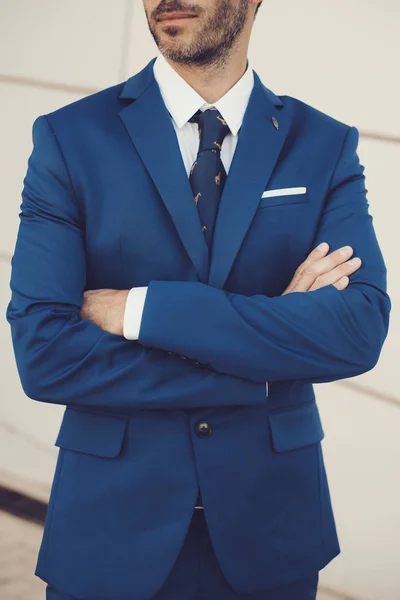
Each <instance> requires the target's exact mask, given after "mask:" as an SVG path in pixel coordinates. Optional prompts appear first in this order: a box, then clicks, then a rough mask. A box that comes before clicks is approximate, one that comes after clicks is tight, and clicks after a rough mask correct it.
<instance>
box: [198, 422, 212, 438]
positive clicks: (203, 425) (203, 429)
mask: <svg viewBox="0 0 400 600" xmlns="http://www.w3.org/2000/svg"><path fill="white" fill-rule="evenodd" d="M195 429H196V433H197V435H198V436H200V437H207V436H209V435H211V432H212V428H211V425H210V424H209V423H207V421H199V422H198V423H196V427H195Z"/></svg>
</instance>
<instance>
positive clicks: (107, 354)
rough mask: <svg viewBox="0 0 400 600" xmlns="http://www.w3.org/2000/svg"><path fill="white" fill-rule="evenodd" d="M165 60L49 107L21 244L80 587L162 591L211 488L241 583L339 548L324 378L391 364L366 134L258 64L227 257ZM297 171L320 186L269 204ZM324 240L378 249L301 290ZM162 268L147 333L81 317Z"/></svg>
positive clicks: (106, 594)
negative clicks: (100, 292)
mask: <svg viewBox="0 0 400 600" xmlns="http://www.w3.org/2000/svg"><path fill="white" fill-rule="evenodd" d="M154 60H155V59H152V60H151V61H150V62H149V64H148V65H147V66H146V67H145V68H144V69H143V70H142V71H141V72H139V73H137V74H136V75H134V76H133V77H131V78H130V79H128V80H127V81H126V82H124V83H121V84H118V85H116V86H113V87H111V88H108V89H105V90H102V91H100V92H98V93H96V94H93V95H91V96H89V97H86V98H83V99H81V100H79V101H77V102H74V103H72V104H70V105H68V106H65V107H63V108H60V109H59V110H56V111H54V112H52V113H49V114H47V115H42V116H40V117H38V118H37V119H36V120H35V122H34V125H33V142H34V147H33V151H32V154H31V156H30V158H29V164H28V171H27V174H26V178H25V180H24V189H23V195H22V205H21V212H20V226H19V231H18V237H17V242H16V247H15V253H14V256H13V259H12V275H11V283H10V286H11V290H12V297H11V301H10V303H9V306H8V308H7V319H8V321H9V323H10V325H11V332H12V339H13V345H14V351H15V357H16V363H17V367H18V371H19V375H20V379H21V383H22V386H23V389H24V391H25V392H26V394H27V395H28V396H29V397H30V398H32V399H34V400H38V401H40V402H49V403H56V404H62V405H66V410H65V413H64V416H63V420H62V424H61V428H60V431H59V434H58V437H57V440H56V442H55V443H56V445H57V446H59V448H60V450H59V454H58V459H57V466H56V472H55V477H54V482H53V486H52V490H51V496H50V503H49V509H48V514H47V519H46V525H45V530H44V536H43V541H42V545H41V548H40V553H39V558H38V564H37V568H36V571H35V573H36V574H37V575H38V576H39V577H41V578H42V579H44V580H45V581H49V582H51V583H52V584H53V585H55V586H56V587H58V588H59V589H61V590H64V591H66V592H68V593H70V594H71V595H73V596H76V597H79V598H82V599H91V600H93V598H96V600H100V599H102V600H128V599H129V600H146V599H147V598H149V597H151V595H153V594H154V593H155V592H156V591H157V590H158V589H159V588H160V587H161V586H162V584H163V582H164V581H165V579H166V577H167V576H168V574H169V572H170V570H171V568H172V565H173V563H174V561H175V559H176V557H177V555H178V553H179V551H180V549H181V546H182V543H183V540H184V537H185V533H186V531H187V528H188V525H189V522H190V519H191V516H192V513H193V507H194V504H195V500H196V493H197V486H198V483H200V486H201V491H202V497H203V501H204V505H205V516H206V519H207V523H208V527H209V530H210V535H211V537H212V541H213V544H214V547H215V551H216V553H217V556H218V559H219V561H220V564H221V568H222V570H223V572H224V574H225V576H226V578H227V580H228V581H229V582H230V584H231V585H232V586H233V588H234V589H236V590H237V591H238V592H239V593H243V594H244V593H251V592H255V591H257V590H259V589H263V588H269V587H273V586H279V585H283V584H285V583H287V582H289V581H292V580H295V579H298V578H301V577H302V576H306V575H308V574H309V573H310V572H311V571H313V570H317V569H318V570H319V569H322V568H323V567H324V566H325V565H326V564H327V563H328V562H329V561H331V560H332V559H333V558H334V557H335V556H336V555H337V554H338V553H339V551H340V549H339V543H338V539H337V534H336V529H335V522H334V518H333V514H332V507H331V502H330V496H329V489H328V484H327V479H326V474H325V468H324V461H323V455H322V451H321V444H320V442H321V440H322V438H323V436H324V433H323V429H322V426H321V421H320V418H319V413H318V408H317V405H316V402H315V395H314V391H313V386H312V384H313V383H320V382H327V381H334V380H338V379H342V378H348V377H354V376H356V375H359V374H360V373H364V372H366V371H368V370H370V369H372V368H373V367H374V365H375V364H376V362H377V360H378V357H379V355H380V351H381V348H382V345H383V343H384V340H385V337H386V335H387V331H388V323H389V313H390V309H391V303H390V299H389V296H388V295H387V292H386V267H385V263H384V260H383V257H382V254H381V251H380V248H379V245H378V242H377V239H376V236H375V232H374V228H373V222H372V216H371V215H370V214H369V212H368V202H367V199H366V189H365V181H364V175H363V167H362V166H361V165H360V162H359V158H358V156H357V152H356V150H357V144H358V131H357V129H356V128H354V127H349V126H348V125H345V124H343V123H341V122H339V121H337V120H335V119H333V118H331V117H330V116H328V115H326V114H323V113H321V112H319V111H318V110H316V109H314V108H312V107H310V106H308V105H306V104H304V103H303V102H301V101H299V100H297V99H294V98H292V97H288V96H281V97H278V96H276V95H275V94H274V93H273V92H272V91H271V90H269V89H267V88H266V87H265V86H264V85H263V84H262V83H261V81H260V79H259V77H258V75H257V74H256V73H255V85H254V89H253V91H252V94H251V97H250V101H249V104H248V108H247V111H246V114H245V117H244V121H243V125H242V129H241V132H240V137H239V142H238V146H237V148H236V152H235V155H234V158H233V162H232V165H231V169H230V172H229V177H228V180H227V183H226V185H225V188H224V191H223V196H222V199H221V204H220V209H219V214H218V220H217V223H216V229H215V235H214V245H213V253H212V260H211V265H210V267H209V268H208V255H207V247H206V244H205V241H204V237H203V234H202V231H201V226H200V222H199V218H198V213H197V210H196V206H195V203H194V202H193V195H192V191H191V188H190V185H189V181H188V178H187V175H186V172H185V169H184V165H183V161H182V158H181V155H180V151H179V146H178V142H177V138H176V135H175V131H174V129H173V125H172V122H171V119H170V116H169V114H168V111H167V109H166V107H165V105H164V103H163V100H162V97H161V95H160V92H159V88H158V85H157V82H156V81H155V79H154V77H153V62H154ZM272 117H275V119H276V121H277V125H278V128H276V126H275V125H274V124H273V121H272ZM297 186H305V187H307V193H306V194H299V195H292V196H278V197H274V198H263V199H261V196H262V194H263V191H264V190H265V189H268V190H273V189H277V188H286V187H297ZM322 241H326V242H328V243H329V244H330V251H331V252H332V251H334V250H336V249H337V248H339V247H340V246H343V245H347V244H349V245H351V246H352V247H353V248H354V256H360V257H361V258H362V260H363V263H362V267H361V268H360V269H359V270H358V271H356V272H355V273H354V274H353V275H351V277H350V284H349V285H348V287H347V288H346V289H345V290H343V291H339V290H337V289H336V288H335V287H334V286H333V285H327V286H325V287H323V288H321V289H319V290H316V291H313V292H307V293H299V292H297V293H291V294H287V295H285V296H281V294H282V292H283V291H284V290H285V288H286V287H287V285H288V284H289V282H290V280H291V279H292V277H293V274H294V272H295V270H296V269H297V267H298V266H299V265H300V263H301V262H302V261H304V260H305V258H306V257H307V255H308V254H309V252H310V251H311V250H312V249H313V248H314V247H315V246H316V245H317V244H318V243H319V242H322ZM143 285H149V289H148V295H147V299H146V304H145V309H144V314H143V321H142V326H141V330H140V337H139V340H138V341H128V340H126V339H125V338H123V337H120V336H117V335H113V334H110V333H108V332H106V331H102V330H101V329H100V328H98V327H97V326H96V325H95V324H94V323H93V322H91V321H90V320H88V319H82V318H81V317H80V308H81V306H82V302H83V292H84V291H85V290H86V289H96V288H113V289H129V288H131V287H133V286H143ZM266 381H268V382H270V386H269V394H268V395H267V394H266V386H265V382H266ZM182 409H191V410H190V411H189V412H188V414H186V412H185V410H182ZM202 420H206V421H207V422H208V423H209V424H210V426H211V428H212V432H211V435H210V436H208V437H199V436H198V435H197V433H196V424H197V423H198V422H199V421H202Z"/></svg>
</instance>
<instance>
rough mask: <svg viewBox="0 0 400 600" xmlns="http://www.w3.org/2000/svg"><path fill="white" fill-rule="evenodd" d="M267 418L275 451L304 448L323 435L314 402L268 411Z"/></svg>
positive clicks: (319, 439) (318, 440) (320, 438)
mask: <svg viewBox="0 0 400 600" xmlns="http://www.w3.org/2000/svg"><path fill="white" fill-rule="evenodd" d="M268 420H269V424H270V429H271V439H272V446H273V449H274V450H275V452H289V451H291V450H296V449H298V448H304V447H306V446H310V445H312V444H316V443H317V442H320V441H321V440H322V439H323V438H324V436H325V434H324V430H323V428H322V423H321V418H320V414H319V410H318V406H317V404H316V402H313V403H312V404H306V405H304V406H299V407H296V408H290V409H287V410H284V411H281V412H276V413H270V414H269V415H268Z"/></svg>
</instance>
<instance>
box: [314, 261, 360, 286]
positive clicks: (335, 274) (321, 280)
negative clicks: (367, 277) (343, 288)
mask: <svg viewBox="0 0 400 600" xmlns="http://www.w3.org/2000/svg"><path fill="white" fill-rule="evenodd" d="M361 265H362V260H361V258H359V257H355V258H352V259H351V260H349V261H347V262H346V263H344V264H343V265H339V266H338V267H336V268H335V269H332V270H331V271H329V273H324V274H322V275H319V276H318V277H317V278H316V280H315V282H314V284H313V285H312V286H311V287H310V289H309V291H312V290H314V289H315V290H317V289H319V288H321V287H325V286H326V285H329V284H331V283H332V284H333V283H335V282H337V281H339V279H340V278H341V277H346V276H348V275H351V274H352V273H354V272H355V271H357V269H359V268H360V267H361Z"/></svg>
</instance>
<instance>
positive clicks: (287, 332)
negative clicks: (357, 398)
mask: <svg viewBox="0 0 400 600" xmlns="http://www.w3.org/2000/svg"><path fill="white" fill-rule="evenodd" d="M357 141H358V134H357V130H356V129H354V128H351V129H349V133H348V136H347V138H346V141H345V143H344V146H343V151H342V154H341V156H340V158H339V161H338V164H337V166H336V169H335V172H334V175H333V178H332V182H331V187H330V192H329V195H328V197H327V201H326V206H325V210H324V214H323V216H322V218H321V223H320V227H319V230H318V234H317V236H316V239H315V245H316V244H317V243H318V242H319V241H327V242H328V243H329V244H330V247H331V249H334V248H335V247H339V246H342V245H345V244H350V245H351V246H352V247H353V248H355V250H356V252H357V254H359V255H360V257H362V259H363V266H362V268H360V269H359V270H358V271H357V273H355V274H354V275H353V276H352V280H351V281H350V285H349V286H348V288H347V289H346V290H343V291H339V290H337V289H336V288H335V287H334V286H332V285H329V286H326V287H324V288H321V289H318V290H316V291H313V292H308V293H290V294H287V295H285V296H281V297H276V298H268V297H266V296H262V295H256V296H252V297H246V296H243V295H240V294H232V293H228V292H226V291H224V290H218V289H215V288H212V287H210V286H207V285H205V284H202V283H197V282H167V281H150V283H149V286H148V292H147V296H146V302H145V306H144V312H143V318H142V323H141V327H140V335H139V339H138V341H137V342H132V341H128V340H126V339H124V338H123V337H122V331H121V329H120V330H119V331H118V330H117V331H114V333H110V332H109V331H107V330H104V329H101V328H100V327H99V326H98V325H96V324H95V323H94V322H93V321H91V320H90V319H89V318H82V316H81V314H80V312H81V309H82V305H83V294H84V289H85V283H86V271H85V265H86V260H85V252H84V241H83V231H82V224H81V218H80V213H79V208H78V203H77V199H76V198H75V196H74V194H73V190H72V186H71V182H70V180H69V175H68V170H67V168H66V165H65V162H64V158H63V154H62V152H61V149H60V147H59V144H58V141H57V137H56V136H55V135H54V132H53V131H52V128H51V125H50V123H49V120H48V119H47V117H45V116H42V117H39V118H38V119H36V121H35V123H34V125H33V142H34V148H33V151H32V154H31V156H30V159H29V162H28V172H27V174H26V177H25V180H24V189H23V193H22V205H21V212H20V226H19V230H18V236H17V242H16V247H15V252H14V255H13V259H12V273H11V281H10V287H11V291H12V297H11V301H10V303H9V305H8V307H7V314H6V317H7V320H8V322H9V323H10V325H11V333H12V341H13V346H14V353H15V358H16V363H17V368H18V371H19V375H20V379H21V383H22V385H23V388H24V390H25V392H26V393H27V395H28V396H29V397H31V398H34V399H38V400H41V401H45V402H52V403H59V404H78V405H85V406H100V407H102V408H105V409H110V410H116V409H118V410H121V409H124V408H154V409H158V408H181V407H188V406H189V407H190V406H213V405H214V404H215V398H218V401H219V403H220V405H233V404H239V405H240V404H246V402H247V403H248V404H252V403H253V404H254V403H256V402H255V398H256V395H255V393H254V391H255V389H261V385H260V384H263V385H262V389H264V390H265V388H264V385H265V384H264V383H263V382H265V381H274V380H279V379H281V380H283V379H303V380H308V381H312V382H320V381H330V380H333V379H341V378H344V377H351V376H354V375H357V374H359V373H362V372H365V371H367V370H368V369H371V368H372V367H373V366H374V364H375V363H376V361H377V359H378V356H379V353H380V351H381V347H382V344H383V342H384V339H385V337H386V334H387V330H388V324H389V312H390V299H389V297H388V295H387V293H386V268H385V265H384V261H383V257H382V255H381V252H380V249H379V246H378V242H377V240H376V237H375V233H374V229H373V225H372V217H371V216H370V215H369V214H368V203H367V200H366V195H365V194H366V190H365V186H364V176H363V174H362V171H363V169H362V167H361V166H360V165H359V161H358V157H357V154H356V147H357ZM118 292H119V297H120V298H122V297H123V296H122V293H123V292H127V291H124V290H118ZM116 310H117V308H116ZM119 315H120V316H119V317H118V318H119V319H121V311H120V312H119ZM119 327H121V320H120V321H119ZM168 352H173V353H175V354H177V355H182V356H184V357H187V358H188V359H189V360H186V361H183V360H182V359H181V358H179V356H175V355H171V354H168ZM197 363H200V364H197ZM202 365H206V366H208V368H205V367H204V366H202ZM263 397H264V398H265V395H264V396H263V394H260V393H258V395H257V398H258V399H259V400H257V402H259V401H260V400H261V401H263ZM247 398H249V400H247Z"/></svg>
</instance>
